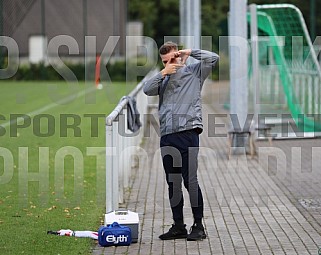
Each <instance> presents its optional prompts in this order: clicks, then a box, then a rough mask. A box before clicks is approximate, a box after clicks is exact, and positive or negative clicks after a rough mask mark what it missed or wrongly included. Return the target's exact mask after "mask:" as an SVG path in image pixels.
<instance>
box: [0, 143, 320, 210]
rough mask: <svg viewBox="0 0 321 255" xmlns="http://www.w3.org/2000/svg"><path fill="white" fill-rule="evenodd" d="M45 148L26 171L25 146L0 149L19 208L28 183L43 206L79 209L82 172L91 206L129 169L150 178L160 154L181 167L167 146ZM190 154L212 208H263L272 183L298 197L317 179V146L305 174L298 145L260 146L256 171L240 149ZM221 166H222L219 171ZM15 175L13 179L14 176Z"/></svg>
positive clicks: (3, 180) (1, 181) (175, 182)
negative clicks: (232, 153)
mask: <svg viewBox="0 0 321 255" xmlns="http://www.w3.org/2000/svg"><path fill="white" fill-rule="evenodd" d="M51 150H52V149H50V147H39V148H38V150H37V154H38V155H37V156H38V157H37V158H38V167H36V168H37V169H30V168H29V163H30V162H29V161H30V158H31V151H34V150H31V148H29V147H19V148H18V153H15V152H13V151H11V150H9V149H7V148H3V147H0V159H1V161H0V162H1V165H0V169H3V170H2V171H1V172H0V173H1V174H0V185H1V186H3V185H6V184H9V183H10V182H12V181H14V179H15V178H17V180H18V187H17V188H18V197H19V205H20V206H22V207H24V206H28V204H29V202H30V201H29V199H30V197H29V193H30V192H35V190H34V189H32V191H30V187H29V185H30V183H33V184H38V187H37V190H36V192H37V194H38V199H39V202H40V204H41V205H43V206H46V205H47V204H48V203H49V200H50V199H51V198H52V197H54V198H55V199H56V201H57V204H62V205H64V204H65V203H68V204H70V203H74V204H75V205H77V204H78V205H79V203H81V202H82V201H83V199H84V196H85V192H88V187H86V183H87V181H86V180H85V178H84V176H85V171H86V172H88V171H90V173H91V175H92V176H95V178H96V181H95V182H94V184H96V186H95V187H93V186H91V187H90V189H91V191H90V192H93V191H95V192H96V202H97V204H104V203H105V201H106V200H105V199H106V195H111V194H106V189H108V188H112V187H113V188H123V187H124V185H125V186H127V187H129V182H130V179H129V178H130V177H129V176H130V173H133V171H137V172H136V174H135V175H136V178H138V180H140V179H145V178H146V176H148V175H149V174H151V173H149V171H163V169H162V167H161V164H159V163H160V156H161V155H162V156H165V155H164V153H165V154H166V156H167V157H170V158H172V159H173V162H172V164H173V167H181V166H182V160H181V155H180V153H179V152H178V151H177V149H175V148H171V147H169V148H167V149H166V152H164V151H163V152H162V153H161V151H160V149H158V150H156V151H155V152H154V153H150V152H147V151H146V150H145V149H144V148H142V147H141V146H130V147H127V148H125V149H124V150H118V149H117V148H116V147H107V148H105V147H87V148H86V149H85V151H82V150H80V149H79V148H77V147H74V146H64V147H61V148H58V149H57V150H55V151H54V153H52V152H51ZM50 152H51V153H50ZM195 152H196V151H195V150H194V151H193V150H190V151H189V153H190V154H191V155H190V157H191V158H193V155H194V156H195ZM33 153H34V152H33ZM196 153H197V154H198V157H199V175H200V171H201V172H203V171H207V174H209V175H208V178H209V183H212V184H210V186H206V190H207V192H208V191H209V190H211V192H213V194H214V198H215V201H212V203H215V205H217V206H222V207H224V206H229V207H233V206H250V207H251V206H263V207H265V206H269V203H271V201H272V200H273V199H274V196H275V195H276V193H275V192H276V189H275V187H274V186H273V185H271V183H273V181H277V182H281V183H282V182H283V183H287V185H288V187H295V188H296V189H297V190H300V192H301V194H305V192H308V188H307V186H306V185H307V182H308V181H309V180H311V179H313V181H314V183H315V184H317V183H320V181H321V179H320V178H318V176H319V174H318V168H319V167H318V166H319V164H320V160H319V158H320V155H321V148H320V147H312V148H311V153H310V154H309V155H310V156H309V157H310V158H309V160H310V162H311V169H310V170H308V171H307V169H306V167H305V166H304V165H302V161H301V159H302V157H303V151H302V149H301V148H300V147H293V148H292V149H291V150H290V153H285V151H283V150H282V149H280V148H277V147H260V148H259V151H258V162H259V166H260V168H259V169H257V170H256V171H253V169H252V163H251V160H249V159H248V158H247V157H246V154H245V151H244V154H243V155H242V156H238V157H232V158H231V159H230V160H228V161H226V163H224V162H223V161H222V159H221V156H220V154H221V153H222V151H221V149H220V148H208V147H200V148H199V150H198V151H197V152H196ZM33 156H34V155H33ZM88 157H92V159H93V160H94V161H95V162H96V163H95V164H94V165H95V167H94V168H91V169H85V163H86V161H88ZM50 162H51V163H50ZM107 162H108V163H109V164H112V165H113V167H114V168H115V167H116V166H117V168H116V169H114V170H118V175H119V179H118V181H119V183H114V182H113V179H111V178H109V175H108V174H109V173H108V172H106V163H107ZM288 162H290V164H289V163H288ZM222 164H226V166H225V167H223V168H222ZM191 167H192V166H191ZM109 171H111V169H109ZM15 174H16V175H17V177H14V175H15ZM106 174H107V176H106ZM145 181H147V180H145ZM167 181H168V183H169V184H170V188H172V189H173V190H172V191H174V190H181V189H182V179H181V176H180V175H177V174H175V173H174V174H169V175H168V178H167ZM194 181H195V180H194V179H193V177H190V179H186V180H185V182H184V183H183V184H184V186H185V187H187V188H192V189H193V188H194V189H197V187H193V185H194V184H193V183H195V182H194ZM126 182H127V183H126ZM226 182H227V183H229V185H227V183H226ZM91 185H92V184H91ZM231 185H232V186H231ZM235 185H236V186H235ZM233 187H234V188H233ZM235 188H237V190H236V189H235ZM172 191H171V192H169V194H172V196H171V197H170V202H171V205H177V204H179V203H180V202H181V200H180V197H178V196H177V194H179V192H178V193H177V192H172ZM175 194H176V196H175ZM33 202H35V201H33ZM190 202H191V204H192V205H193V204H197V203H198V197H197V196H195V197H191V201H190ZM236 204H237V205H236Z"/></svg>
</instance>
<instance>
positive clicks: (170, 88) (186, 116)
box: [143, 49, 219, 136]
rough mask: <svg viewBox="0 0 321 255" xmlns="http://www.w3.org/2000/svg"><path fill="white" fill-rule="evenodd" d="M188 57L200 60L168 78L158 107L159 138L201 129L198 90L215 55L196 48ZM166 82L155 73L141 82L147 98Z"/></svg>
mask: <svg viewBox="0 0 321 255" xmlns="http://www.w3.org/2000/svg"><path fill="white" fill-rule="evenodd" d="M190 56H191V57H193V58H195V59H197V60H200V61H199V62H198V63H195V64H191V65H187V66H183V67H182V68H180V69H178V70H177V72H176V73H175V74H172V75H170V76H169V80H168V83H167V85H166V87H165V90H164V94H163V102H162V103H161V104H160V105H159V122H160V133H161V136H164V135H167V134H171V133H176V132H181V131H185V130H190V129H194V128H200V129H203V124H202V100H201V90H202V87H203V83H204V81H205V79H206V78H207V76H208V75H209V74H210V72H211V70H212V68H213V67H214V66H215V64H216V62H217V61H218V59H219V56H218V55H217V54H216V53H213V52H209V51H205V50H196V49H193V50H192V52H191V55H190ZM167 79H168V78H167ZM167 79H166V78H165V79H164V78H163V77H162V74H161V73H160V72H159V73H158V74H156V75H155V76H154V77H153V78H151V79H150V80H148V81H146V82H145V84H144V88H143V90H144V93H145V94H146V95H148V96H157V95H159V92H160V91H162V89H161V87H162V86H164V85H165V84H164V83H165V80H167Z"/></svg>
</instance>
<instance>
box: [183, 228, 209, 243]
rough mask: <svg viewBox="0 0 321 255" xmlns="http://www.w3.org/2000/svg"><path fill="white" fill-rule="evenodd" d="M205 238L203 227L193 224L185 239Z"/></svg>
mask: <svg viewBox="0 0 321 255" xmlns="http://www.w3.org/2000/svg"><path fill="white" fill-rule="evenodd" d="M205 238H206V234H205V231H204V227H203V226H202V225H196V224H194V225H193V226H192V227H191V230H190V233H189V234H188V235H187V241H200V240H203V239H205Z"/></svg>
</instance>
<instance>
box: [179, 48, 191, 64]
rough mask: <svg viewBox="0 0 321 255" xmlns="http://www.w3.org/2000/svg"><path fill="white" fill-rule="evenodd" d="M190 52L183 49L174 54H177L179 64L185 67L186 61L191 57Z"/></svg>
mask: <svg viewBox="0 0 321 255" xmlns="http://www.w3.org/2000/svg"><path fill="white" fill-rule="evenodd" d="M191 52H192V50H191V49H184V50H180V51H178V52H177V53H176V54H178V57H181V62H182V64H183V65H185V63H186V60H187V59H188V57H189V56H190V55H191Z"/></svg>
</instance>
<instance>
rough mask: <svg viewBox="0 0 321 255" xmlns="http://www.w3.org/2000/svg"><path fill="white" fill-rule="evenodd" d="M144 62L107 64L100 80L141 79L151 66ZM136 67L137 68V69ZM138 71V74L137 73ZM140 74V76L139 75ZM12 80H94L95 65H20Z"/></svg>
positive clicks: (123, 61) (102, 70) (102, 68)
mask: <svg viewBox="0 0 321 255" xmlns="http://www.w3.org/2000/svg"><path fill="white" fill-rule="evenodd" d="M144 62H145V61H143V60H141V59H137V60H135V61H133V60H131V61H129V62H128V63H126V61H125V60H121V61H116V62H113V63H107V66H103V65H102V66H101V73H100V78H101V80H102V81H104V80H112V81H126V80H128V79H133V78H135V79H136V76H138V77H139V79H140V78H141V76H144V75H146V74H147V73H148V71H149V70H151V69H152V68H153V66H146V65H145V63H144ZM137 67H138V68H137ZM138 69H139V72H138V71H137V70H138ZM140 74H142V75H140ZM11 79H12V80H85V79H86V80H92V81H94V80H95V63H88V64H87V65H86V67H85V64H82V63H64V65H60V66H55V67H54V66H52V65H46V64H44V63H39V64H28V65H27V64H21V65H20V66H19V68H18V70H17V72H16V73H15V75H14V76H12V77H11Z"/></svg>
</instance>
